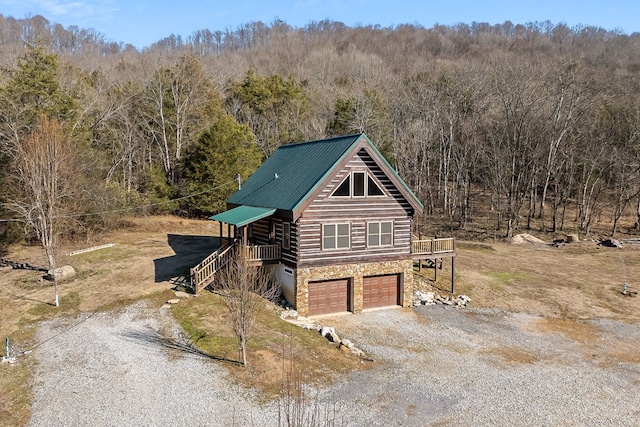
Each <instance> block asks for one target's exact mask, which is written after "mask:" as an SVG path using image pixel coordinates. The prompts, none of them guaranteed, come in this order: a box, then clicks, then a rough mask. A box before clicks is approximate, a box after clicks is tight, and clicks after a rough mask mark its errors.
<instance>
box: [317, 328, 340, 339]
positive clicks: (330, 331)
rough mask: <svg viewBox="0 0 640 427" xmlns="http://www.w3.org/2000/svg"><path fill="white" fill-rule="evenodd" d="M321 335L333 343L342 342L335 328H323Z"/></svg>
mask: <svg viewBox="0 0 640 427" xmlns="http://www.w3.org/2000/svg"><path fill="white" fill-rule="evenodd" d="M320 335H322V336H323V337H325V338H326V339H328V340H329V341H331V342H340V337H339V336H338V334H336V330H335V328H332V327H330V326H323V327H322V328H321V329H320Z"/></svg>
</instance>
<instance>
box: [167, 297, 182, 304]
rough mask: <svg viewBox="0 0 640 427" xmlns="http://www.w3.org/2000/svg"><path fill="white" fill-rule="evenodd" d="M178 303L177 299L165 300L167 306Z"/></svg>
mask: <svg viewBox="0 0 640 427" xmlns="http://www.w3.org/2000/svg"><path fill="white" fill-rule="evenodd" d="M179 302H180V299H179V298H173V299H170V300H167V304H177V303H179Z"/></svg>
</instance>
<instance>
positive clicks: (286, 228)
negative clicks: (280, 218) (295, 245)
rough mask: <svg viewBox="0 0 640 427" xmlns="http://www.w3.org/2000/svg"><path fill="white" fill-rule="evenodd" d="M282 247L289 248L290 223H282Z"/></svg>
mask: <svg viewBox="0 0 640 427" xmlns="http://www.w3.org/2000/svg"><path fill="white" fill-rule="evenodd" d="M282 249H287V250H288V249H291V224H290V223H288V222H283V223H282Z"/></svg>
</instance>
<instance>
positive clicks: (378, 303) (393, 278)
mask: <svg viewBox="0 0 640 427" xmlns="http://www.w3.org/2000/svg"><path fill="white" fill-rule="evenodd" d="M363 288H364V289H363V301H362V307H363V308H375V307H387V306H390V305H399V303H400V302H399V298H398V297H399V295H400V275H399V274H389V275H385V276H371V277H365V278H364V283H363Z"/></svg>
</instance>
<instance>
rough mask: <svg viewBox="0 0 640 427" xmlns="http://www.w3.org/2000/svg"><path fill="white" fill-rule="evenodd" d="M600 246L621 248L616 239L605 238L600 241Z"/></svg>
mask: <svg viewBox="0 0 640 427" xmlns="http://www.w3.org/2000/svg"><path fill="white" fill-rule="evenodd" d="M600 245H601V246H606V247H607V248H621V247H622V243H620V241H619V240H616V239H605V240H603V241H601V242H600Z"/></svg>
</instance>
